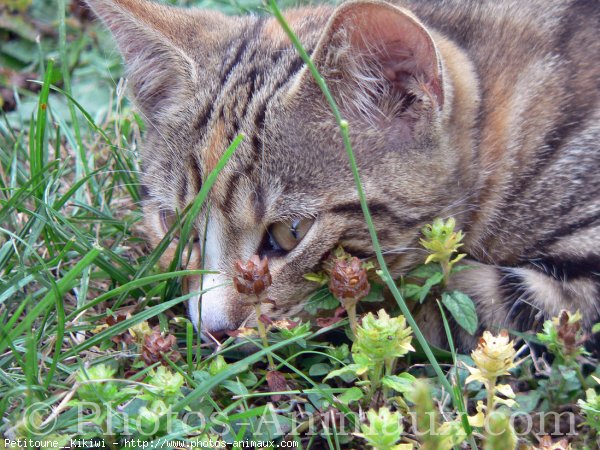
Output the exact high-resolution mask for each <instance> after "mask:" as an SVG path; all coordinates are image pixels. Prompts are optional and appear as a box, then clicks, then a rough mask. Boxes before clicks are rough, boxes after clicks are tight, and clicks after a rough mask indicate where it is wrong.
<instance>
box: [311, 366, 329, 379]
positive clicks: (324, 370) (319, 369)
mask: <svg viewBox="0 0 600 450" xmlns="http://www.w3.org/2000/svg"><path fill="white" fill-rule="evenodd" d="M330 370H331V366H330V365H329V364H325V363H318V364H313V365H312V366H310V369H309V371H308V374H309V375H310V376H311V377H319V376H322V375H326V374H328V373H329V371H330Z"/></svg>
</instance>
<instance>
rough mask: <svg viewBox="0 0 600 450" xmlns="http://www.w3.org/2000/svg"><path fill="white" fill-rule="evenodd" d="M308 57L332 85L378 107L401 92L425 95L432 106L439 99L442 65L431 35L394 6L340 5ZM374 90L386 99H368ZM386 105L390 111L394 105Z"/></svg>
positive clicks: (438, 105) (439, 102) (441, 101)
mask: <svg viewBox="0 0 600 450" xmlns="http://www.w3.org/2000/svg"><path fill="white" fill-rule="evenodd" d="M313 60H314V61H315V63H316V64H317V66H318V68H319V69H320V71H321V72H322V74H323V75H324V76H325V78H326V79H328V81H331V83H330V86H333V89H334V90H336V89H337V90H340V89H342V90H343V88H344V86H347V85H348V84H350V85H351V88H352V89H353V90H354V92H360V91H361V90H362V91H363V93H364V94H366V96H365V97H370V98H371V100H373V101H374V102H375V103H379V104H380V106H381V103H382V102H383V103H385V102H389V100H391V98H406V97H407V96H413V97H417V99H419V98H423V99H427V100H428V101H430V107H432V108H440V109H441V107H442V106H443V104H444V91H443V80H442V67H441V62H440V58H439V55H438V51H437V49H436V46H435V43H434V41H433V39H432V37H431V35H430V34H429V32H428V31H427V29H426V28H425V26H424V25H423V24H422V23H421V22H420V21H419V20H418V19H417V18H416V17H415V16H414V15H413V14H412V13H410V12H409V11H407V10H404V9H401V8H399V7H396V6H394V5H391V4H388V3H381V2H368V1H359V2H349V3H346V4H343V5H342V6H340V7H339V8H338V9H337V10H336V12H335V13H334V15H333V17H331V19H330V20H329V24H328V26H327V29H326V31H325V32H324V34H323V35H322V37H321V39H320V41H319V43H318V44H317V47H316V48H315V51H314V53H313ZM357 89H358V90H357ZM349 92H352V91H350V90H348V91H346V92H345V93H344V95H342V96H341V101H342V102H343V101H344V98H345V99H346V101H348V98H349V97H348V95H349ZM378 95H380V96H381V95H384V96H387V97H388V98H387V99H382V98H379V99H377V98H374V97H377V96H378ZM383 107H386V106H385V105H384V106H383ZM388 107H389V108H392V109H390V110H389V111H388V112H392V111H393V107H394V106H393V105H391V106H390V105H388Z"/></svg>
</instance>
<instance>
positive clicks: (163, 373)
mask: <svg viewBox="0 0 600 450" xmlns="http://www.w3.org/2000/svg"><path fill="white" fill-rule="evenodd" d="M149 383H150V384H151V385H152V386H154V387H156V388H157V390H155V393H158V395H159V396H161V397H163V400H165V401H167V400H169V399H177V398H178V397H180V396H181V395H183V394H182V393H181V388H182V387H183V383H184V379H183V376H182V375H181V374H179V373H173V372H171V371H170V370H169V369H167V368H166V367H164V366H159V367H158V368H157V369H156V370H154V371H153V372H152V373H151V376H150V380H149Z"/></svg>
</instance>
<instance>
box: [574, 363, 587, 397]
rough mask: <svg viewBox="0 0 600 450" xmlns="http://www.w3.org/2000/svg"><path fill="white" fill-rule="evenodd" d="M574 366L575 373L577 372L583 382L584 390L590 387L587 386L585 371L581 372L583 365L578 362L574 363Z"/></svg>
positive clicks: (582, 387)
mask: <svg viewBox="0 0 600 450" xmlns="http://www.w3.org/2000/svg"><path fill="white" fill-rule="evenodd" d="M573 367H574V368H575V373H576V374H577V378H578V379H579V382H580V383H581V389H582V390H583V391H586V390H587V388H588V387H587V383H586V382H585V378H584V376H583V373H581V367H579V364H577V363H575V364H573Z"/></svg>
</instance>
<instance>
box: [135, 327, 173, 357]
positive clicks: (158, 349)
mask: <svg viewBox="0 0 600 450" xmlns="http://www.w3.org/2000/svg"><path fill="white" fill-rule="evenodd" d="M179 358H180V355H179V353H178V352H177V351H176V339H175V336H173V335H172V334H167V335H166V336H163V335H162V333H161V332H160V331H158V330H154V331H153V332H152V334H150V335H147V336H146V337H145V338H144V345H143V346H142V360H143V361H144V362H145V363H146V365H148V366H150V365H152V364H154V363H157V362H161V363H162V364H163V365H168V363H167V359H170V360H171V361H173V362H175V361H177V360H178V359H179Z"/></svg>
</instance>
